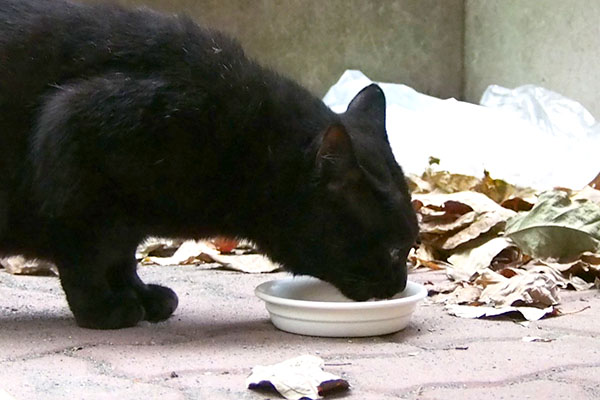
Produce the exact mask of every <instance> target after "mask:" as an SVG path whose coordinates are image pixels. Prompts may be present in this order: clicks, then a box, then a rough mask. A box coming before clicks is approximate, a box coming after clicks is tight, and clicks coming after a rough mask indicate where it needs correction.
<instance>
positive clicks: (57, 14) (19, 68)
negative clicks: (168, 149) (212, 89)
mask: <svg viewBox="0 0 600 400" xmlns="http://www.w3.org/2000/svg"><path fill="white" fill-rule="evenodd" d="M217 53H219V56H218V57H215V54H217ZM223 60H225V61H224V62H225V63H229V64H231V63H232V62H233V61H235V60H245V56H244V54H243V51H242V50H241V47H240V46H239V45H238V44H237V42H235V41H234V40H231V39H229V38H228V37H226V36H224V35H222V34H220V33H218V32H215V31H212V30H210V29H206V28H203V27H200V26H198V25H197V24H195V23H194V22H193V21H192V20H191V19H189V18H187V17H185V16H177V15H165V14H161V13H157V12H154V11H151V10H149V9H145V8H141V9H126V8H123V7H120V6H118V5H114V4H97V5H86V4H79V3H72V2H69V1H63V0H0V61H1V62H0V76H2V78H3V81H4V83H5V84H4V85H0V93H2V94H3V95H4V96H5V98H6V97H14V96H16V97H17V99H18V98H20V97H23V96H25V98H23V100H24V101H27V102H30V100H31V99H30V98H29V97H30V96H39V95H40V94H43V93H42V92H43V91H44V90H47V88H48V86H49V85H55V86H56V85H62V84H65V83H68V82H69V81H72V80H76V79H88V78H90V77H94V76H100V75H102V74H105V73H112V72H122V73H126V74H127V73H131V74H133V75H135V74H137V75H142V76H148V75H150V74H163V75H165V74H170V75H171V76H182V77H183V76H186V75H190V74H191V73H195V74H196V76H198V75H202V74H206V75H207V76H210V75H211V71H213V70H214V69H215V67H216V66H218V64H219V62H220V63H221V64H222V63H223ZM211 78H212V77H211Z"/></svg>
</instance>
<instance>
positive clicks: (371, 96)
mask: <svg viewBox="0 0 600 400" xmlns="http://www.w3.org/2000/svg"><path fill="white" fill-rule="evenodd" d="M346 113H350V114H362V115H364V116H366V117H367V118H369V119H371V120H372V121H374V122H376V123H378V124H380V125H381V126H383V127H384V128H385V95H384V94H383V90H381V88H380V87H379V86H377V85H376V84H372V85H369V86H367V87H365V88H364V89H363V90H361V91H360V92H359V93H358V94H357V95H356V96H355V97H354V99H352V101H351V102H350V104H349V105H348V110H347V111H346Z"/></svg>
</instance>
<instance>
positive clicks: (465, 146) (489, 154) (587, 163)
mask: <svg viewBox="0 0 600 400" xmlns="http://www.w3.org/2000/svg"><path fill="white" fill-rule="evenodd" d="M371 83H372V81H371V80H370V79H369V78H368V77H366V76H365V75H364V74H363V73H362V72H360V71H355V70H348V71H346V72H344V74H343V75H342V77H341V78H340V80H339V81H338V82H337V83H336V84H335V85H333V86H332V87H331V88H330V90H329V91H328V92H327V94H326V95H325V97H324V99H323V101H324V102H325V103H326V104H327V105H329V106H330V107H331V108H332V109H333V111H335V112H344V111H345V110H346V107H347V105H348V103H349V102H350V100H352V98H353V97H354V96H355V95H356V94H357V93H358V92H359V91H360V90H361V89H362V88H363V87H365V86H367V85H369V84H371ZM379 85H380V86H381V88H382V89H383V91H384V92H385V95H386V100H387V121H386V127H387V131H388V136H389V139H390V145H391V147H392V151H393V152H394V156H395V157H396V159H397V161H398V163H399V164H400V165H401V166H402V167H403V169H404V171H406V172H410V173H414V174H421V173H422V172H423V171H424V170H425V168H426V167H427V166H428V162H429V157H430V156H433V157H437V158H439V159H440V160H441V164H440V166H441V167H442V168H444V169H447V170H449V171H451V172H454V173H462V174H468V175H473V176H479V177H480V176H482V175H483V171H484V169H486V170H488V171H489V172H490V174H491V175H492V177H494V178H500V179H504V180H506V181H508V182H510V183H513V184H517V185H522V186H530V187H534V188H537V189H547V188H552V187H554V186H564V187H571V188H581V187H583V186H585V185H586V184H587V183H588V182H589V181H591V180H592V179H593V178H594V177H595V176H596V174H597V173H598V171H600V168H599V165H598V163H597V162H596V161H595V160H596V155H595V153H596V152H597V150H596V149H598V148H599V147H597V146H598V145H599V144H600V141H599V140H598V139H597V136H595V135H592V134H587V135H584V134H576V133H573V134H570V135H560V134H556V133H555V132H554V131H552V133H549V132H548V131H547V130H545V129H543V128H540V127H539V126H537V125H536V124H534V123H532V122H531V121H530V120H527V119H523V118H522V115H520V114H519V113H516V112H514V111H509V110H505V109H502V108H491V107H483V106H480V105H475V104H471V103H466V102H461V101H457V100H455V99H447V100H442V99H439V98H436V97H432V96H427V95H424V94H422V93H419V92H417V91H415V90H414V89H412V88H410V87H408V86H405V85H401V84H391V83H380V84H379ZM575 138H577V140H575Z"/></svg>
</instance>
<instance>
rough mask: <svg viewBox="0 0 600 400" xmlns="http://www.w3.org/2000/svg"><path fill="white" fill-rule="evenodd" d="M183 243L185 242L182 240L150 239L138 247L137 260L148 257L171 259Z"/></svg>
mask: <svg viewBox="0 0 600 400" xmlns="http://www.w3.org/2000/svg"><path fill="white" fill-rule="evenodd" d="M183 242H184V240H180V239H167V238H158V237H149V238H147V239H146V240H144V242H142V243H141V244H140V245H139V246H138V248H137V250H136V252H135V258H136V259H137V260H142V259H144V258H146V257H148V256H155V257H170V256H172V255H173V254H174V253H175V251H177V249H178V248H179V247H180V246H181V244H182V243H183Z"/></svg>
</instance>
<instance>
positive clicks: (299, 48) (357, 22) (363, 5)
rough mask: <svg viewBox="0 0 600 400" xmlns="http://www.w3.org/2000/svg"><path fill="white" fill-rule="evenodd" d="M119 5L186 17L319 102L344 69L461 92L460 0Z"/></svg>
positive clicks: (150, 0) (440, 92)
mask: <svg viewBox="0 0 600 400" xmlns="http://www.w3.org/2000/svg"><path fill="white" fill-rule="evenodd" d="M87 1H93V0H87ZM99 1H102V0H99ZM120 2H121V3H125V4H128V5H139V4H146V5H149V6H151V7H152V8H155V9H159V10H164V11H168V12H183V11H184V12H187V13H189V14H191V15H192V16H193V17H194V18H196V19H197V20H198V21H200V22H201V23H203V24H206V25H209V26H212V27H216V28H219V29H221V30H224V31H226V32H229V33H231V34H233V35H234V36H236V37H237V38H238V39H239V40H240V41H241V42H242V44H243V45H244V47H245V48H246V50H247V52H248V53H249V54H250V55H252V56H253V57H254V58H256V59H258V60H259V61H260V62H261V63H264V64H267V65H270V66H272V67H274V68H275V69H276V70H278V71H280V72H282V73H284V74H286V75H288V76H291V77H292V78H294V79H296V80H298V81H300V82H301V83H303V84H304V85H305V86H307V87H308V88H309V89H311V90H312V91H313V92H314V93H315V94H317V95H319V96H322V95H323V94H325V91H326V90H327V89H328V88H329V87H330V86H331V85H332V84H333V83H335V82H336V81H337V80H338V78H339V77H340V75H341V74H342V73H343V71H344V70H345V69H348V68H357V69H361V70H362V71H363V72H365V73H366V74H367V75H368V76H369V77H371V78H372V79H374V80H379V81H390V82H402V83H405V84H407V85H410V86H412V87H414V88H416V89H417V90H419V91H421V92H424V93H428V94H432V95H434V96H439V97H458V96H460V94H461V92H462V81H461V78H460V77H461V76H462V73H463V72H462V62H463V54H462V49H463V45H462V43H463V31H464V30H463V14H464V10H463V0H444V1H438V0H368V1H367V0H120Z"/></svg>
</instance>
